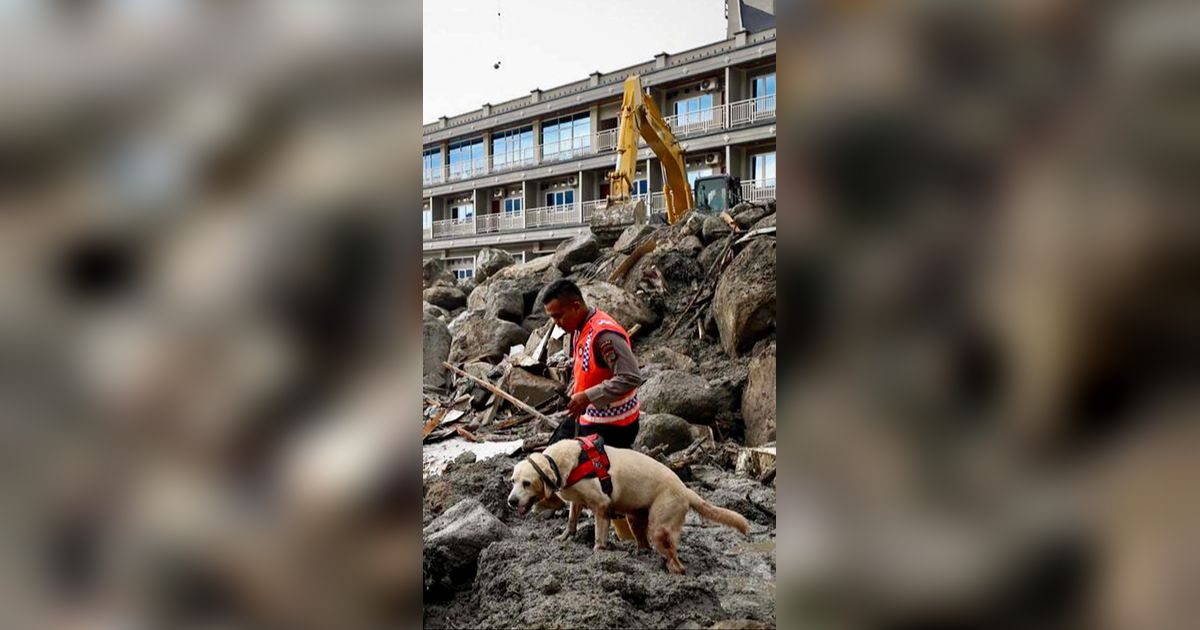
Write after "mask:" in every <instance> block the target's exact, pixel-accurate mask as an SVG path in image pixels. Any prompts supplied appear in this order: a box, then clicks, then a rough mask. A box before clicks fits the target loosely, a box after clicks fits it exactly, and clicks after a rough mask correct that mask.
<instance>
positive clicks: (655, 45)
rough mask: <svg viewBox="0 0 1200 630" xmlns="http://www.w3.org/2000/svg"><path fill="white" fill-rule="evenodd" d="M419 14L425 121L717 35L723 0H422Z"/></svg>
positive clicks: (720, 29) (722, 22)
mask: <svg viewBox="0 0 1200 630" xmlns="http://www.w3.org/2000/svg"><path fill="white" fill-rule="evenodd" d="M497 7H499V9H500V14H501V15H500V18H499V21H497V17H496V12H497ZM423 9H424V16H423V24H422V44H423V48H424V51H423V52H424V58H423V64H424V80H423V86H422V97H423V101H424V102H423V103H422V107H423V115H422V118H423V119H424V121H425V122H434V121H436V120H437V118H438V116H442V115H446V116H455V115H458V114H461V113H464V112H468V111H471V110H475V109H478V108H479V106H480V105H483V104H484V103H500V102H503V101H507V100H510V99H514V98H517V97H519V96H526V95H528V94H529V91H530V90H533V89H534V88H541V89H543V90H547V89H550V88H552V87H556V86H559V85H562V84H564V83H571V82H573V81H578V80H580V79H586V78H587V76H588V74H589V73H591V72H593V71H595V70H599V71H600V72H611V71H613V70H617V69H619V68H625V67H628V66H632V65H634V64H638V63H642V62H646V61H650V60H651V59H653V58H654V55H656V54H657V53H660V52H664V51H665V52H668V53H675V52H680V51H683V50H687V49H689V48H695V47H697V46H701V45H704V44H710V43H712V42H715V41H719V40H722V39H725V0H499V1H497V0H425V2H424V5H423ZM497 61H499V62H500V69H499V70H495V69H493V68H492V65H493V64H495V63H496V62H497Z"/></svg>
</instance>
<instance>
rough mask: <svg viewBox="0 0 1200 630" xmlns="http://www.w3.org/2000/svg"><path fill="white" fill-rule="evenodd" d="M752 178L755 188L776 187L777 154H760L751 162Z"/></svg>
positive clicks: (772, 152)
mask: <svg viewBox="0 0 1200 630" xmlns="http://www.w3.org/2000/svg"><path fill="white" fill-rule="evenodd" d="M750 168H751V171H750V176H751V178H752V179H753V180H754V185H755V187H758V188H761V187H763V186H774V185H775V152H774V151H771V152H770V153H759V154H758V155H755V156H754V159H753V160H752V161H751V162H750Z"/></svg>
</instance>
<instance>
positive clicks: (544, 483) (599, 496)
mask: <svg viewBox="0 0 1200 630" xmlns="http://www.w3.org/2000/svg"><path fill="white" fill-rule="evenodd" d="M580 450H581V446H580V444H579V442H577V441H575V440H560V441H558V442H555V443H554V444H552V445H550V446H549V447H547V448H546V450H545V452H543V453H534V454H532V455H530V456H529V457H527V458H526V459H525V460H524V461H522V462H521V463H519V464H517V465H516V467H515V468H513V474H512V484H513V487H512V492H510V493H509V495H508V504H509V505H511V506H512V507H514V508H516V510H517V514H518V515H520V516H524V515H525V514H526V513H527V512H529V510H530V508H531V507H533V506H534V505H535V504H538V503H539V502H544V501H546V500H548V499H551V498H553V497H554V495H555V494H556V493H557V495H558V496H560V497H561V498H562V499H563V500H565V501H568V502H570V503H571V513H570V516H569V517H568V520H567V529H566V531H564V532H563V534H562V535H561V536H559V540H566V539H567V538H568V537H570V536H572V535H574V534H575V528H576V526H577V525H578V523H579V513H580V512H581V511H582V510H583V508H584V507H587V508H588V509H589V510H591V511H592V513H593V514H595V515H596V544H595V546H594V547H593V548H594V549H604V547H605V545H606V544H607V542H608V525H609V514H610V512H617V513H621V514H625V515H626V517H627V518H628V520H629V526H630V528H631V529H632V530H633V534H634V537H635V538H636V540H637V545H638V547H639V548H642V549H645V548H649V547H650V546H651V545H653V547H654V549H655V551H657V552H658V553H659V554H660V555H662V557H663V558H665V559H666V562H667V568H668V569H669V570H670V571H671V572H672V573H683V572H684V567H683V564H681V563H680V562H679V556H678V550H679V532H680V530H681V529H682V528H683V519H684V517H685V516H686V515H687V511H688V508H691V509H693V510H696V512H697V513H698V514H700V516H702V517H704V518H706V519H708V520H710V521H713V522H715V523H720V524H721V525H725V526H727V527H732V528H734V529H736V530H738V531H739V532H741V533H742V534H746V532H747V531H748V530H749V528H750V524H749V523H748V522H747V521H746V519H745V517H743V516H742V515H741V514H738V513H737V512H734V511H732V510H726V509H724V508H719V507H717V506H715V505H712V504H710V503H708V502H706V501H705V500H704V499H702V498H700V495H698V494H696V493H695V492H693V491H692V490H691V489H690V488H688V487H687V486H685V485H683V482H682V481H680V480H679V477H678V476H676V475H675V473H674V472H672V471H671V469H670V468H667V467H666V466H664V465H662V464H661V463H659V462H658V461H657V460H655V459H653V458H651V457H648V456H646V455H643V454H642V453H639V452H637V451H634V450H629V449H624V448H613V447H607V446H606V447H605V450H606V451H607V453H608V459H609V469H608V472H609V475H610V476H611V478H612V498H611V499H610V498H609V496H608V495H606V494H604V491H603V489H602V488H601V485H600V481H599V480H598V479H596V478H595V477H589V478H586V479H583V480H581V481H579V482H577V483H575V484H574V485H571V486H568V487H565V488H564V487H562V485H563V483H565V481H566V480H567V478H568V477H570V476H571V471H572V470H574V469H575V467H576V466H577V465H578V464H579V453H580ZM551 460H553V462H551ZM539 471H540V472H539ZM543 476H545V479H543Z"/></svg>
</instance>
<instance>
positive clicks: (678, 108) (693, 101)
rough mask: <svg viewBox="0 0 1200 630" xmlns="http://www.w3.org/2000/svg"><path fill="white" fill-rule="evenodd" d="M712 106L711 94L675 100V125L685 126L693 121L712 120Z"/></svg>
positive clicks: (693, 122)
mask: <svg viewBox="0 0 1200 630" xmlns="http://www.w3.org/2000/svg"><path fill="white" fill-rule="evenodd" d="M712 106H713V97H712V94H701V95H699V96H693V97H691V98H685V99H680V100H678V101H675V116H676V118H675V121H676V122H675V126H676V127H685V126H687V125H691V124H695V123H700V122H710V121H712V119H713V112H712Z"/></svg>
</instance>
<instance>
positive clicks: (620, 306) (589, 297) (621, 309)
mask: <svg viewBox="0 0 1200 630" xmlns="http://www.w3.org/2000/svg"><path fill="white" fill-rule="evenodd" d="M580 291H581V292H582V293H583V299H584V301H586V302H587V304H588V306H594V307H596V308H598V309H600V310H602V311H604V312H606V313H608V314H609V315H612V316H613V318H614V319H616V320H617V323H619V324H621V325H622V326H624V327H625V330H629V329H630V328H633V326H634V325H636V324H641V325H642V327H643V328H646V327H649V326H652V325H654V324H657V323H658V313H656V312H654V310H653V309H651V308H650V307H649V306H647V305H646V303H645V302H643V301H642V299H641V298H639V297H637V296H636V295H634V294H632V293H630V292H628V291H626V290H625V289H622V288H621V287H618V286H616V285H614V284H609V283H607V282H591V283H589V284H586V285H584V286H582V287H580Z"/></svg>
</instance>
